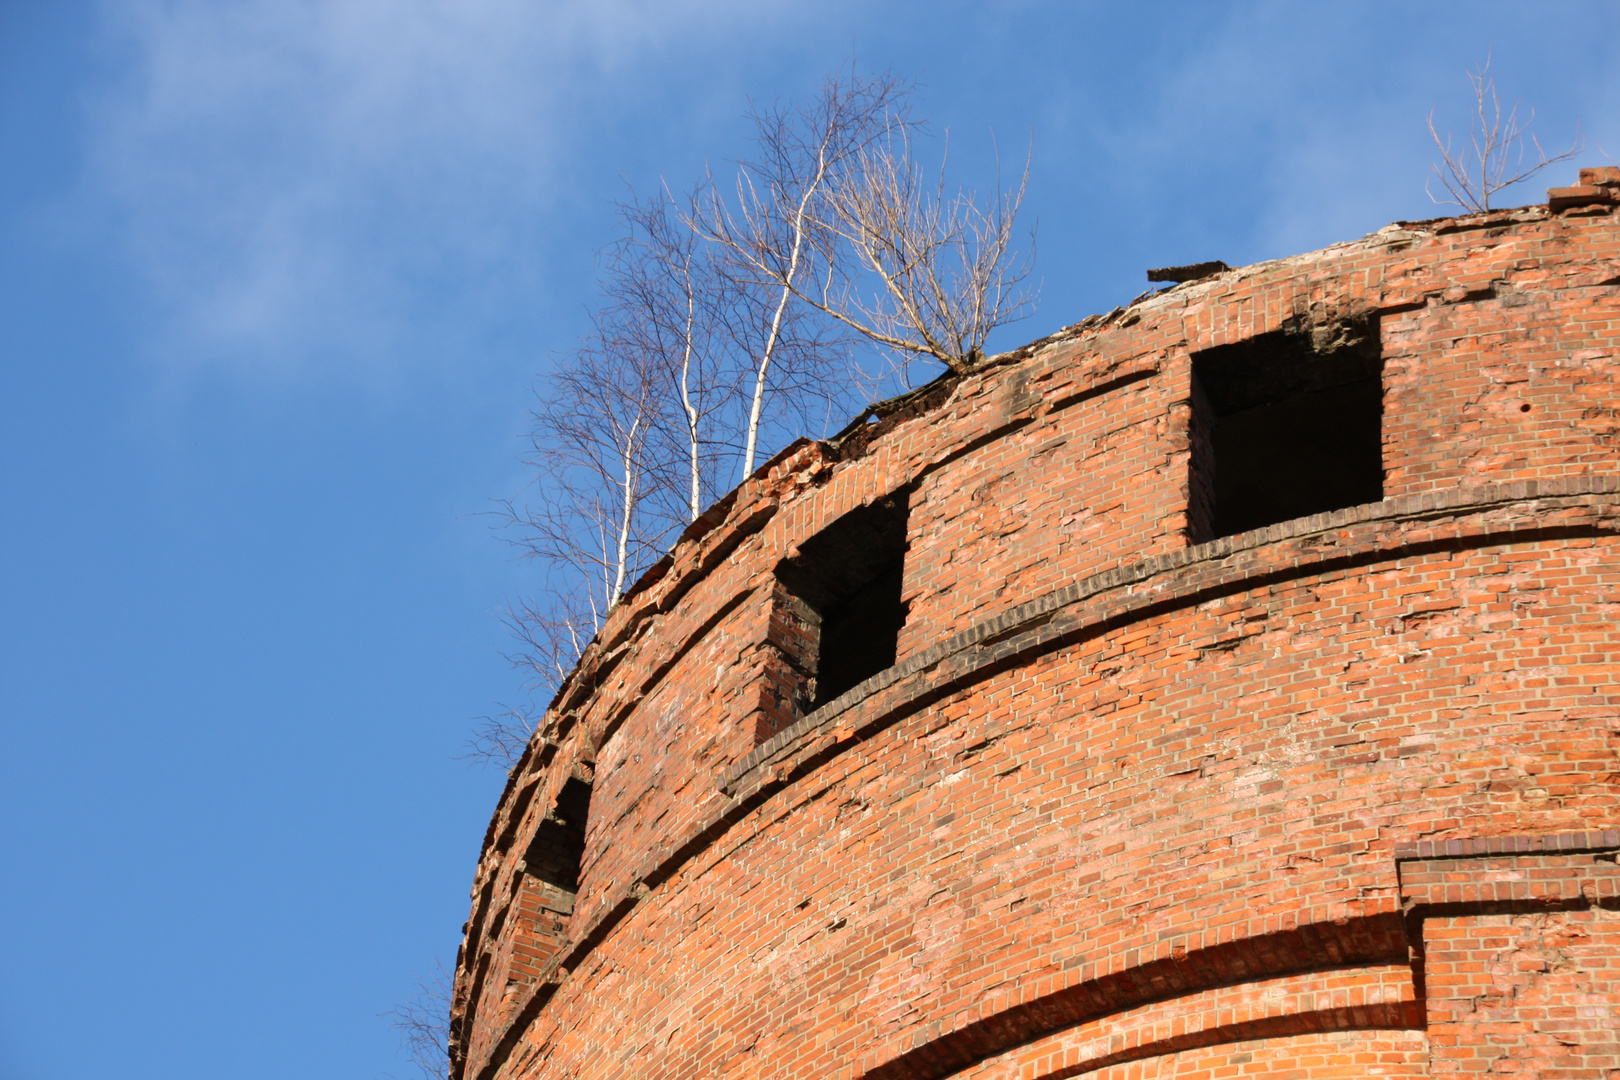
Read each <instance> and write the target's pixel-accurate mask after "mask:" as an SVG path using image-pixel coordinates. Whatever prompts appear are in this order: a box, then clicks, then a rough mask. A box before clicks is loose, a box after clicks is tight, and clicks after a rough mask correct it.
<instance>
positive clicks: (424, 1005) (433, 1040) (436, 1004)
mask: <svg viewBox="0 0 1620 1080" xmlns="http://www.w3.org/2000/svg"><path fill="white" fill-rule="evenodd" d="M453 982H454V977H453V976H452V975H451V974H450V972H449V971H447V970H446V969H445V966H444V965H443V964H442V963H440V962H438V961H437V960H435V961H434V971H433V973H432V974H430V975H428V976H426V977H418V978H417V980H416V992H415V993H413V994H412V995H411V996H410V997H409V998H407V999H406V1000H405V1001H403V1002H401V1003H400V1004H399V1005H396V1006H394V1007H393V1008H392V1009H390V1010H389V1011H388V1012H385V1013H383V1016H385V1017H388V1018H389V1025H390V1026H391V1027H393V1029H394V1030H395V1032H397V1033H398V1034H399V1048H400V1050H401V1051H402V1052H403V1053H404V1055H405V1056H406V1057H408V1058H409V1059H410V1060H411V1063H412V1064H413V1065H415V1066H416V1068H417V1070H418V1072H419V1073H420V1074H421V1076H422V1078H423V1080H443V1078H444V1077H445V1076H446V1075H448V1074H449V1072H450V991H451V986H452V984H453Z"/></svg>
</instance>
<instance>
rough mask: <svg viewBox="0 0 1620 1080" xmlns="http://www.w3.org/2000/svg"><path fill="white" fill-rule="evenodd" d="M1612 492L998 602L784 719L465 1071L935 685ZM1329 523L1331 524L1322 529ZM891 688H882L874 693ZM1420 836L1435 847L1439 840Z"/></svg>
mask: <svg viewBox="0 0 1620 1080" xmlns="http://www.w3.org/2000/svg"><path fill="white" fill-rule="evenodd" d="M1617 494H1620V475H1616V476H1576V477H1564V478H1559V479H1553V480H1540V481H1537V480H1527V481H1518V482H1515V483H1512V484H1501V485H1490V486H1482V487H1478V488H1461V489H1453V490H1451V491H1445V492H1434V493H1428V494H1422V495H1411V496H1405V497H1402V498H1398V499H1386V500H1384V501H1383V502H1377V503H1367V504H1364V505H1362V506H1353V507H1349V508H1347V509H1344V510H1336V511H1333V512H1332V513H1327V514H1316V515H1313V516H1311V517H1306V518H1298V519H1296V520H1293V521H1286V522H1282V523H1280V524H1277V525H1270V526H1267V527H1266V528H1264V529H1256V530H1254V531H1252V532H1247V533H1240V534H1238V535H1236V536H1228V537H1223V538H1221V539H1219V540H1215V541H1212V542H1211V543H1207V544H1199V545H1196V546H1194V547H1189V548H1185V549H1182V550H1180V551H1174V552H1169V553H1167V554H1165V555H1160V556H1156V557H1154V558H1151V559H1146V560H1143V561H1142V562H1139V563H1135V564H1133V565H1130V566H1125V567H1119V568H1116V569H1114V570H1109V571H1105V572H1103V573H1100V574H1094V575H1092V576H1090V577H1087V578H1084V579H1082V580H1080V581H1077V582H1074V583H1073V584H1070V585H1067V586H1064V587H1063V588H1060V589H1057V590H1054V591H1053V592H1050V593H1047V594H1046V595H1044V596H1042V597H1039V598H1037V599H1035V600H1032V601H1029V602H1027V603H1024V604H1020V605H1018V606H1016V607H1013V608H1010V609H1009V610H1007V611H1005V612H1003V613H1002V614H1000V615H998V616H995V617H994V618H991V619H987V620H985V621H984V622H982V623H978V624H976V625H974V626H972V627H970V628H969V629H967V630H965V631H963V632H962V633H960V634H957V635H954V636H953V637H951V638H949V639H947V640H946V641H944V642H941V643H940V644H938V645H934V646H931V647H930V648H928V649H925V650H924V651H923V652H921V653H919V654H917V655H915V656H912V657H909V658H907V659H906V660H904V661H902V662H901V663H899V664H896V665H895V666H894V667H892V668H890V669H889V670H887V671H884V672H880V673H879V674H877V675H875V676H873V677H872V678H870V679H867V680H866V681H865V682H863V683H861V684H859V685H858V686H856V687H854V688H853V689H851V690H850V691H848V692H847V693H845V694H844V695H842V696H841V697H839V698H837V699H835V700H833V701H831V702H828V703H827V704H826V705H824V706H822V707H821V708H819V709H817V710H816V711H815V712H813V713H811V714H810V715H808V716H806V717H805V718H804V719H802V720H800V721H799V722H797V723H795V724H793V725H791V726H790V727H788V728H785V729H783V730H782V731H781V732H779V733H777V734H776V735H774V736H772V737H771V738H770V739H768V740H766V741H765V742H764V743H762V744H760V746H759V747H757V748H756V749H755V750H754V751H753V752H752V753H750V754H749V755H748V756H747V757H745V758H743V760H742V761H740V762H738V764H737V765H736V766H734V767H733V768H732V769H731V770H730V771H729V772H728V773H727V775H726V777H725V779H724V781H723V783H722V791H723V792H724V793H725V794H726V795H727V796H728V797H729V798H730V804H729V805H728V806H727V807H726V808H724V809H723V810H720V811H718V812H716V813H715V814H713V815H712V816H711V817H710V818H708V819H707V820H705V821H703V822H702V823H701V824H700V825H699V826H698V827H697V828H696V829H694V830H693V832H692V833H691V834H690V835H688V836H686V837H684V838H681V839H679V840H678V841H676V842H674V843H671V844H669V845H664V846H661V847H659V848H657V849H655V850H653V851H652V852H650V853H649V858H648V859H647V861H646V862H645V863H644V864H643V870H642V872H641V873H639V874H638V875H636V878H635V881H634V883H633V884H632V885H631V886H630V887H629V888H628V889H626V890H625V891H624V892H623V894H622V895H620V896H618V897H616V898H615V900H614V902H613V903H611V904H608V905H606V906H605V907H604V909H603V911H602V914H601V915H600V916H599V917H598V918H597V919H596V920H595V921H594V922H593V923H592V924H591V925H590V926H588V927H583V928H581V929H580V931H579V932H578V934H577V935H575V936H574V945H573V947H572V948H571V949H569V950H568V951H566V952H564V953H561V954H559V955H558V956H557V957H556V958H554V959H553V960H552V962H551V963H550V964H549V965H548V966H547V968H546V971H545V973H544V975H543V976H542V977H541V979H540V980H539V981H538V982H537V983H536V984H534V985H533V986H531V987H530V988H529V989H528V990H527V991H526V992H525V996H524V999H523V1001H522V1002H521V1003H520V1004H519V1005H518V1007H517V1008H516V1009H514V1010H513V1012H512V1017H511V1019H510V1020H509V1021H508V1022H507V1024H506V1026H505V1027H504V1029H503V1030H502V1031H501V1032H500V1034H499V1035H498V1036H497V1037H496V1038H495V1040H494V1047H495V1049H494V1051H493V1052H492V1053H491V1055H490V1057H489V1058H488V1059H487V1060H486V1061H485V1062H483V1063H481V1067H480V1068H478V1070H477V1072H476V1074H475V1075H476V1077H477V1080H493V1078H494V1077H495V1076H496V1074H497V1073H498V1072H499V1071H500V1069H501V1067H502V1066H503V1065H504V1064H505V1062H506V1060H507V1057H508V1056H509V1055H510V1054H511V1052H512V1050H513V1049H514V1048H515V1047H516V1045H517V1042H518V1040H519V1038H520V1037H521V1034H522V1032H523V1031H524V1030H526V1029H527V1027H528V1026H529V1025H530V1024H531V1023H533V1022H534V1020H535V1019H536V1018H537V1017H538V1016H539V1014H540V1012H541V1011H542V1010H543V1009H544V1008H545V1006H546V1005H547V1004H548V1003H549V1002H550V1000H551V998H552V997H553V996H554V995H555V994H556V993H557V991H558V990H559V989H560V988H561V986H562V984H563V983H564V982H565V980H567V978H568V977H569V972H571V971H574V970H576V969H577V968H578V967H579V965H580V964H581V963H582V962H584V961H585V960H586V958H587V957H589V956H590V954H591V953H592V952H594V951H595V949H596V947H597V946H598V945H599V944H601V943H602V942H603V941H605V940H606V939H607V938H608V937H609V936H610V935H611V934H612V932H613V930H614V928H615V927H616V926H617V925H618V923H619V922H621V921H622V920H623V919H624V918H626V917H627V916H628V915H629V914H630V913H631V912H632V911H633V910H634V909H635V908H636V907H637V906H638V905H639V904H640V903H642V902H643V901H644V900H645V899H646V898H647V897H648V896H649V895H650V894H651V893H652V892H653V890H655V889H656V888H657V887H658V886H659V885H661V884H663V883H664V882H665V881H668V880H669V879H670V878H671V877H673V876H674V875H675V874H676V873H677V872H679V870H680V869H681V867H682V866H684V865H685V864H686V863H687V862H689V861H690V860H691V859H693V858H695V857H696V856H697V855H699V854H701V853H702V852H703V851H704V850H705V849H707V848H708V847H710V846H711V845H712V844H713V843H715V842H716V841H717V840H719V839H720V837H722V836H723V835H724V834H725V833H727V832H728V831H729V830H730V829H731V827H732V826H733V825H735V824H736V823H737V822H739V821H741V820H742V819H743V818H745V817H746V816H747V815H748V814H749V813H751V812H752V811H753V810H754V809H755V808H757V807H758V806H759V805H760V804H761V803H763V802H764V801H765V800H766V799H768V798H770V797H771V796H773V795H775V794H776V793H777V792H779V791H781V790H782V789H783V788H785V787H787V786H788V785H789V784H791V783H793V782H795V781H797V780H799V779H802V778H803V777H805V776H807V775H809V774H810V773H811V772H813V771H815V769H816V768H818V767H819V766H820V765H822V764H824V763H825V762H826V761H828V760H830V759H831V758H832V757H834V756H836V755H837V754H838V753H839V752H840V751H841V750H842V749H844V748H845V746H846V744H852V742H853V740H855V739H857V738H864V737H867V736H870V735H872V734H875V733H876V732H877V731H879V730H881V729H883V728H885V727H887V726H888V725H889V724H891V723H894V722H895V721H897V720H899V719H901V718H902V717H904V716H907V715H909V714H911V713H912V712H915V711H916V710H917V709H919V708H923V707H926V705H927V704H928V703H929V702H931V701H934V700H937V699H938V698H939V697H940V696H943V694H944V693H948V692H954V691H955V690H957V689H960V688H961V687H963V686H966V685H970V684H972V683H973V682H976V681H979V680H980V679H983V678H988V677H989V676H991V675H993V674H994V673H995V672H997V671H999V670H1001V669H1002V668H1004V667H1005V666H1007V665H1008V664H1009V663H1015V662H1019V661H1026V662H1027V661H1028V660H1032V659H1034V658H1035V657H1037V656H1039V655H1042V654H1044V653H1046V652H1050V651H1052V650H1054V649H1057V648H1061V647H1062V646H1063V645H1064V644H1065V643H1066V642H1068V641H1070V640H1072V639H1073V638H1074V636H1075V635H1076V634H1077V633H1081V632H1084V631H1085V630H1087V629H1090V628H1096V627H1101V626H1107V625H1115V624H1120V623H1122V622H1128V621H1131V620H1134V619H1139V618H1145V617H1148V616H1151V615H1152V614H1155V613H1157V612H1158V611H1161V610H1163V609H1164V608H1165V607H1166V606H1184V605H1186V604H1188V603H1197V602H1199V601H1200V600H1201V599H1203V598H1205V597H1207V596H1209V595H1210V594H1212V593H1216V592H1221V591H1231V590H1233V589H1239V588H1243V587H1245V586H1252V585H1253V584H1255V583H1257V581H1260V580H1267V581H1269V580H1276V579H1278V578H1279V576H1280V577H1282V578H1286V579H1297V578H1300V577H1306V576H1310V575H1312V574H1315V573H1320V572H1322V571H1323V570H1324V569H1326V568H1327V567H1329V566H1331V565H1335V564H1339V563H1342V562H1345V561H1346V560H1350V561H1353V562H1354V561H1367V560H1368V559H1376V558H1387V557H1389V556H1391V555H1394V554H1398V553H1400V552H1402V551H1410V550H1414V549H1421V548H1423V547H1426V546H1428V545H1432V544H1435V543H1445V544H1448V545H1452V546H1455V545H1456V544H1458V543H1468V544H1470V545H1473V546H1485V545H1489V544H1497V543H1503V542H1511V541H1512V540H1513V539H1514V538H1515V537H1519V538H1523V537H1524V536H1525V534H1532V535H1534V534H1535V533H1537V532H1538V531H1541V530H1543V529H1544V528H1546V527H1547V526H1548V525H1549V524H1550V523H1549V522H1547V520H1546V517H1547V512H1548V511H1554V510H1558V509H1566V508H1577V509H1579V508H1582V507H1589V508H1591V509H1593V510H1596V511H1598V513H1597V514H1594V515H1592V519H1591V520H1589V521H1588V525H1589V526H1595V524H1596V521H1595V519H1596V518H1599V517H1601V518H1603V519H1607V520H1609V521H1613V522H1615V524H1614V526H1613V527H1614V528H1620V513H1617V510H1620V499H1617V498H1616V497H1615V496H1616V495H1617ZM1526 503H1533V504H1535V505H1534V506H1529V507H1525V508H1524V513H1523V514H1522V515H1520V516H1518V517H1516V518H1515V519H1513V520H1511V521H1507V522H1488V521H1486V522H1481V521H1479V520H1477V519H1475V517H1474V516H1475V515H1479V514H1483V513H1487V512H1489V511H1492V510H1501V509H1511V508H1513V507H1515V506H1520V505H1522V504H1526ZM1444 518H1469V519H1471V520H1466V521H1462V522H1459V523H1458V527H1457V528H1454V529H1451V530H1431V531H1430V532H1426V533H1424V534H1421V535H1419V534H1414V533H1413V532H1411V531H1403V532H1401V533H1399V534H1397V535H1395V536H1394V537H1389V538H1382V539H1381V538H1380V536H1379V534H1378V529H1379V527H1382V526H1389V525H1399V524H1403V523H1407V522H1421V521H1426V520H1434V519H1444ZM1346 530H1348V531H1349V533H1348V535H1346ZM1333 533H1339V534H1340V535H1337V536H1333V535H1330V534H1333ZM1297 541H1312V542H1313V543H1300V544H1299V545H1298V548H1299V550H1298V551H1297V552H1296V553H1292V554H1291V555H1282V554H1279V553H1278V552H1276V551H1275V550H1272V549H1274V548H1275V547H1276V546H1278V545H1282V544H1286V543H1289V542H1297ZM1138 586H1145V588H1137V587H1138ZM1118 590H1125V592H1124V593H1123V595H1121V596H1120V597H1119V598H1118V599H1117V601H1116V602H1115V603H1114V604H1113V605H1112V606H1110V607H1108V608H1107V609H1106V610H1104V611H1100V612H1099V611H1095V610H1092V608H1091V607H1089V606H1087V605H1088V602H1090V601H1094V600H1098V599H1103V600H1106V599H1108V597H1107V594H1109V593H1112V592H1115V591H1118ZM953 661H955V663H953ZM929 676H933V677H932V678H930V677H929ZM891 690H892V691H894V692H893V693H889V694H886V693H885V692H886V691H891ZM1560 835H1564V834H1560ZM1569 835H1576V836H1590V835H1599V836H1606V835H1608V834H1607V833H1599V834H1569ZM1542 839H1543V841H1545V839H1546V838H1542ZM1471 842H1474V843H1490V842H1493V840H1492V838H1482V839H1480V840H1477V841H1471ZM1422 843H1427V844H1436V845H1445V844H1450V843H1452V841H1423V842H1422ZM1413 846H1414V847H1415V846H1416V845H1413ZM1409 857H1410V858H1417V857H1419V856H1409ZM880 1072H881V1070H880ZM896 1075H901V1074H896ZM904 1075H911V1074H910V1073H909V1072H907V1073H905V1074H904ZM941 1075H943V1074H941Z"/></svg>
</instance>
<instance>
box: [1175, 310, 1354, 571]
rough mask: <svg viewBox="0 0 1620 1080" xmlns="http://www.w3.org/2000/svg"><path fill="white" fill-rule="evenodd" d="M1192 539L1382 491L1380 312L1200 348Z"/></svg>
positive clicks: (1195, 364) (1263, 523)
mask: <svg viewBox="0 0 1620 1080" xmlns="http://www.w3.org/2000/svg"><path fill="white" fill-rule="evenodd" d="M1192 379H1193V387H1192V407H1193V416H1192V432H1191V435H1192V475H1191V477H1190V478H1189V479H1190V483H1189V485H1188V487H1189V500H1188V501H1189V506H1188V515H1187V516H1188V532H1189V534H1190V538H1191V540H1192V542H1193V543H1202V542H1204V541H1206V540H1213V539H1215V538H1217V537H1221V536H1231V535H1233V534H1234V533H1240V532H1247V531H1248V530H1250V529H1258V528H1262V527H1264V526H1266V525H1272V524H1275V523H1277V522H1279V521H1288V520H1290V519H1292V518H1298V517H1306V516H1308V515H1310V514H1320V513H1323V512H1325V511H1328V510H1338V509H1342V508H1343V507H1346V506H1356V505H1358V504H1360V503H1368V502H1377V501H1378V500H1380V499H1382V498H1383V497H1384V462H1383V447H1382V441H1381V436H1382V430H1383V356H1382V352H1381V350H1380V348H1379V340H1378V320H1377V317H1376V316H1374V317H1372V318H1367V319H1359V320H1353V321H1348V322H1342V323H1336V324H1333V325H1331V326H1318V327H1311V328H1303V329H1284V330H1278V331H1275V332H1274V333H1270V334H1261V335H1259V336H1258V337H1254V338H1250V339H1249V340H1247V341H1240V342H1236V343H1234V344H1231V345H1218V346H1216V347H1215V348H1213V349H1205V350H1203V351H1202V352H1198V353H1194V354H1193V371H1192Z"/></svg>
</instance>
